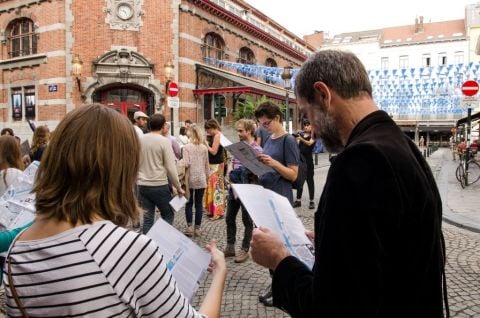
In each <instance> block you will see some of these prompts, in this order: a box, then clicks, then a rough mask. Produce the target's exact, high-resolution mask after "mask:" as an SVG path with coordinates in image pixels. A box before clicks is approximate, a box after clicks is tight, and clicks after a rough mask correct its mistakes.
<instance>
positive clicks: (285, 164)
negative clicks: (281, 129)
mask: <svg viewBox="0 0 480 318" xmlns="http://www.w3.org/2000/svg"><path fill="white" fill-rule="evenodd" d="M287 138H288V133H286V134H285V136H284V137H283V149H282V154H283V162H282V164H283V165H284V166H287V160H286V159H285V143H286V142H287Z"/></svg>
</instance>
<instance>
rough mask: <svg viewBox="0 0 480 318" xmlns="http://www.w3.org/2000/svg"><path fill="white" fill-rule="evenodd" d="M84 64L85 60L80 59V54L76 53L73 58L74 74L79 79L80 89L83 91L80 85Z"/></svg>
mask: <svg viewBox="0 0 480 318" xmlns="http://www.w3.org/2000/svg"><path fill="white" fill-rule="evenodd" d="M82 65H83V62H82V60H81V59H80V56H78V55H75V56H74V57H73V59H72V75H73V76H75V79H76V80H77V86H78V91H79V92H80V93H81V92H82V86H81V85H80V84H81V83H80V77H81V76H82Z"/></svg>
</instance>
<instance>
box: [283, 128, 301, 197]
mask: <svg viewBox="0 0 480 318" xmlns="http://www.w3.org/2000/svg"><path fill="white" fill-rule="evenodd" d="M288 136H289V135H288V134H287V135H286V136H285V137H284V138H283V164H284V165H286V162H285V142H286V141H287V138H288ZM306 179H307V160H306V159H305V157H304V156H303V155H302V154H301V153H300V162H299V164H298V174H297V179H296V180H295V181H292V188H294V189H295V190H298V189H299V188H301V187H302V186H303V184H304V183H305V180H306Z"/></svg>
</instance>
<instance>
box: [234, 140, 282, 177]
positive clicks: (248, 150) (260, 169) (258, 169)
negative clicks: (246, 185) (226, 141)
mask: <svg viewBox="0 0 480 318" xmlns="http://www.w3.org/2000/svg"><path fill="white" fill-rule="evenodd" d="M225 148H226V149H227V150H228V151H230V152H231V153H232V155H234V156H235V158H236V159H238V160H239V161H240V162H241V163H242V165H243V166H244V167H245V168H247V169H248V170H250V171H251V172H252V173H253V174H255V175H257V176H259V177H260V176H262V175H264V174H265V173H267V172H273V171H274V170H273V168H272V167H269V166H267V165H266V164H264V163H262V162H261V161H260V160H258V158H257V153H256V152H255V150H254V149H253V148H252V147H251V146H250V145H249V144H247V143H246V142H243V141H239V142H237V143H234V144H231V145H230V146H227V147H225Z"/></svg>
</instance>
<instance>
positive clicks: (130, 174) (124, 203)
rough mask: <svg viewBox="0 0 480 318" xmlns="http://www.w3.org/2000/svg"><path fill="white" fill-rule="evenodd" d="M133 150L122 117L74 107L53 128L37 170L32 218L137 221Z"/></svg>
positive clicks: (133, 138) (94, 107) (136, 146)
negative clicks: (35, 215) (34, 215)
mask: <svg viewBox="0 0 480 318" xmlns="http://www.w3.org/2000/svg"><path fill="white" fill-rule="evenodd" d="M139 151H140V143H139V140H138V137H137V134H136V133H135V131H134V129H133V127H132V125H131V124H130V122H129V121H128V119H127V117H125V116H123V115H121V114H119V113H117V112H116V111H115V110H113V109H110V108H108V107H104V106H103V105H100V104H91V105H85V106H82V107H78V108H76V109H75V110H73V111H72V112H70V113H68V114H67V115H66V116H65V118H64V119H63V120H62V121H61V122H60V123H59V125H58V126H57V128H56V129H55V134H54V136H53V138H52V140H51V142H50V145H49V146H48V147H47V149H46V151H45V153H44V155H43V158H42V164H41V165H40V167H39V168H38V172H37V179H36V182H35V185H34V188H33V192H35V193H36V202H35V207H36V210H37V214H38V215H43V216H45V217H46V218H49V219H50V218H53V219H57V220H59V221H68V222H70V224H72V225H76V224H77V223H78V222H81V223H83V224H87V223H91V222H92V221H93V218H94V217H95V216H96V215H97V216H99V217H101V218H103V219H105V220H111V221H112V222H113V223H115V224H118V225H120V226H126V225H129V224H133V223H134V222H137V220H138V207H137V200H136V198H135V195H134V192H133V190H134V186H135V181H136V179H137V172H138V167H139Z"/></svg>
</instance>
